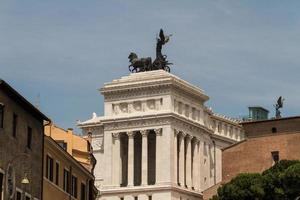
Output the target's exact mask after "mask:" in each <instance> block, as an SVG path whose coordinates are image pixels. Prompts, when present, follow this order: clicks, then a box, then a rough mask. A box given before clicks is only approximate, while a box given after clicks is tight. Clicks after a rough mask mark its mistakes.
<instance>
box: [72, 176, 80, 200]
mask: <svg viewBox="0 0 300 200" xmlns="http://www.w3.org/2000/svg"><path fill="white" fill-rule="evenodd" d="M73 178H74V179H73ZM73 180H75V187H74V185H73ZM74 189H75V190H74ZM71 195H72V196H73V197H74V198H76V199H77V196H78V177H77V176H76V175H75V174H72V175H71Z"/></svg>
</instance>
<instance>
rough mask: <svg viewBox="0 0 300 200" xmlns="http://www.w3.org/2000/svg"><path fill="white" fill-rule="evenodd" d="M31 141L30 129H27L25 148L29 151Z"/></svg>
mask: <svg viewBox="0 0 300 200" xmlns="http://www.w3.org/2000/svg"><path fill="white" fill-rule="evenodd" d="M31 141H32V128H31V127H27V147H28V148H29V149H31Z"/></svg>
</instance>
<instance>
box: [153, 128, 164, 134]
mask: <svg viewBox="0 0 300 200" xmlns="http://www.w3.org/2000/svg"><path fill="white" fill-rule="evenodd" d="M154 132H155V134H156V136H161V135H162V128H158V129H154Z"/></svg>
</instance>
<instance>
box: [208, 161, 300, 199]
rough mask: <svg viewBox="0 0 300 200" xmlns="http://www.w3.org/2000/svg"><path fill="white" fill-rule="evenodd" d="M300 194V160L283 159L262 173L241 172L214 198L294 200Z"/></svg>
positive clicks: (221, 188) (219, 190)
mask: <svg viewBox="0 0 300 200" xmlns="http://www.w3.org/2000/svg"><path fill="white" fill-rule="evenodd" d="M298 196H300V161H295V160H282V161H280V162H278V163H276V164H275V165H274V166H272V167H271V168H269V169H267V170H265V171H264V172H263V173H262V174H257V173H245V174H239V175H238V176H236V177H235V178H233V179H232V180H231V181H230V182H228V183H226V184H224V185H222V186H221V187H220V188H218V194H217V195H215V196H214V197H213V198H212V200H293V199H296V198H297V197H298Z"/></svg>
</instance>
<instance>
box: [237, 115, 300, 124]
mask: <svg viewBox="0 0 300 200" xmlns="http://www.w3.org/2000/svg"><path fill="white" fill-rule="evenodd" d="M291 119H300V116H292V117H282V118H273V119H265V120H255V121H245V122H241V123H240V124H242V125H243V124H254V123H265V122H272V121H283V120H291Z"/></svg>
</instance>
